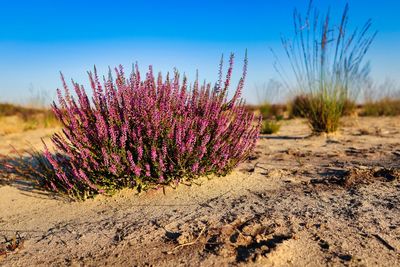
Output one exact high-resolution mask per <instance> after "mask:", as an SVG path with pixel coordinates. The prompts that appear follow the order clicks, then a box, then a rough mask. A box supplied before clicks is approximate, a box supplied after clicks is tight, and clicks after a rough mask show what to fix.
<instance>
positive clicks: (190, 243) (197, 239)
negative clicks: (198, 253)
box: [167, 226, 206, 254]
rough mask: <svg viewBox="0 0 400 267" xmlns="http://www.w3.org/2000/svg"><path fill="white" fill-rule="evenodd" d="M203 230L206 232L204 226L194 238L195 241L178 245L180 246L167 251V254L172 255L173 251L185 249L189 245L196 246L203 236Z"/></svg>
mask: <svg viewBox="0 0 400 267" xmlns="http://www.w3.org/2000/svg"><path fill="white" fill-rule="evenodd" d="M205 230H206V226H204V227H203V229H201V231H200V233H199V235H198V236H197V237H196V239H195V240H193V241H191V242H188V243H184V244H180V245H178V246H176V247H174V248H173V249H172V250H170V251H168V252H167V254H172V253H174V251H175V250H177V249H179V248H183V247H186V246H191V245H194V244H196V243H197V241H199V239H200V237H201V236H202V235H203V233H204V231H205Z"/></svg>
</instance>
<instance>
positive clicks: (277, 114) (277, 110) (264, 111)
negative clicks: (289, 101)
mask: <svg viewBox="0 0 400 267" xmlns="http://www.w3.org/2000/svg"><path fill="white" fill-rule="evenodd" d="M286 109H287V108H286V106H285V105H282V104H270V103H268V102H265V103H263V104H261V105H260V106H259V111H260V114H261V116H262V117H263V118H264V119H267V118H270V119H271V118H283V117H284V115H285V112H286Z"/></svg>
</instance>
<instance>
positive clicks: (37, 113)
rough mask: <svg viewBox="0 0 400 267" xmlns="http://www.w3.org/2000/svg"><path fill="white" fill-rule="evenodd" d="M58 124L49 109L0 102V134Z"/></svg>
mask: <svg viewBox="0 0 400 267" xmlns="http://www.w3.org/2000/svg"><path fill="white" fill-rule="evenodd" d="M55 126H58V122H57V120H56V117H55V116H54V114H53V112H52V111H51V110H50V109H44V108H29V107H24V106H19V105H14V104H9V103H0V135H2V134H7V133H14V132H22V131H27V130H33V129H39V128H49V127H55Z"/></svg>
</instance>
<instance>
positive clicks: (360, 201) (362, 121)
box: [0, 117, 400, 266]
mask: <svg viewBox="0 0 400 267" xmlns="http://www.w3.org/2000/svg"><path fill="white" fill-rule="evenodd" d="M50 133H51V130H45V131H40V130H38V131H31V132H27V133H21V134H13V135H6V136H0V153H3V154H4V153H9V151H10V149H9V147H8V144H9V143H12V144H14V145H16V146H17V149H22V148H24V147H26V143H25V142H24V141H25V140H27V141H29V142H30V143H32V144H33V145H34V146H40V142H41V141H40V138H41V137H44V138H45V140H48V137H49V134H50ZM309 134H310V132H309V130H308V128H307V125H306V124H305V123H304V122H303V121H301V120H291V121H285V122H283V126H282V128H281V131H280V133H279V134H278V135H273V136H268V137H267V136H263V137H262V138H261V139H260V140H259V142H258V145H257V148H256V150H255V152H254V154H253V155H252V156H251V158H250V159H249V160H248V161H247V162H245V163H243V164H242V165H241V166H240V167H239V168H237V170H235V171H234V172H233V173H232V174H230V175H228V176H226V177H220V178H212V177H209V179H207V178H202V179H199V180H198V183H199V184H200V185H192V186H186V185H180V186H179V187H178V188H177V189H172V188H167V189H166V190H165V192H163V191H162V190H159V191H150V192H147V193H143V194H140V195H137V194H135V192H134V191H132V190H123V191H121V192H120V193H118V194H117V195H116V196H113V197H104V196H100V197H96V198H95V199H91V200H88V201H86V202H80V203H77V202H75V203H71V202H67V201H65V200H62V199H56V198H54V197H52V196H49V195H47V194H45V193H44V192H40V191H37V190H34V189H33V188H32V187H31V186H30V184H29V183H26V182H24V181H23V180H20V179H19V178H18V177H16V179H15V180H13V181H8V180H7V181H6V180H5V179H4V177H3V180H2V181H1V179H2V178H1V177H0V184H1V183H2V185H0V236H4V237H5V238H6V239H7V240H8V242H6V241H3V239H0V242H2V246H3V250H4V247H6V246H8V248H9V249H10V248H12V249H15V250H14V251H12V252H8V253H7V254H5V255H4V253H3V255H2V256H0V265H4V266H49V265H52V266H65V265H67V266H104V265H112V266H121V265H123V266H127V265H129V266H237V265H239V266H241V265H249V266H400V173H399V170H400V118H398V117H397V118H345V119H344V126H343V128H342V131H341V132H340V133H339V134H336V135H333V136H309ZM13 238H14V240H13ZM0 249H1V247H0ZM0 252H1V250H0ZM0 255H1V254H0Z"/></svg>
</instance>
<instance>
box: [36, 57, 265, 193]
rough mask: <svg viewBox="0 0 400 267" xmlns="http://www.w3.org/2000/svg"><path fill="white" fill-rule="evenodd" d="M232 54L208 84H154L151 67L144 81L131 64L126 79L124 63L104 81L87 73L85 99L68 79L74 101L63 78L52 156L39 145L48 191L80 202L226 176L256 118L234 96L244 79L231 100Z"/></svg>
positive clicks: (245, 148) (243, 151) (250, 142)
mask: <svg viewBox="0 0 400 267" xmlns="http://www.w3.org/2000/svg"><path fill="white" fill-rule="evenodd" d="M233 59H234V57H233V55H231V57H230V61H229V68H228V71H227V75H226V79H224V80H223V79H222V68H223V62H222V60H221V64H220V71H219V81H218V82H217V83H216V84H215V85H214V86H211V84H206V83H204V84H202V85H200V84H199V81H198V79H196V81H195V82H194V84H193V85H192V86H188V84H187V80H186V77H183V79H181V78H180V76H179V73H178V72H177V71H175V72H174V75H173V77H172V78H171V77H169V75H167V77H166V78H165V79H164V80H163V78H162V76H161V74H159V75H158V78H157V79H156V78H155V77H154V75H153V70H152V67H151V66H150V67H149V70H148V72H147V74H146V76H145V78H144V79H142V76H141V74H140V72H139V70H138V67H137V66H135V69H134V70H133V71H132V74H131V75H129V77H126V76H125V74H124V70H123V68H122V66H119V68H116V69H115V73H116V77H115V80H114V79H113V77H112V76H111V75H109V77H108V78H107V79H106V78H103V83H101V82H100V79H99V76H98V74H97V72H96V69H94V72H93V73H92V72H89V80H90V84H91V88H92V91H93V96H92V98H91V100H90V99H89V97H88V95H87V94H86V92H85V89H84V87H83V86H81V85H79V84H77V83H75V82H74V81H72V85H73V88H74V91H75V93H76V97H74V96H72V94H71V93H70V90H69V88H68V86H67V84H66V82H65V80H64V77H63V76H62V75H61V79H62V82H63V86H64V94H63V93H62V92H61V90H59V89H58V90H57V93H58V102H59V104H58V105H57V104H55V103H53V105H52V107H53V111H54V113H55V115H56V117H57V118H58V120H59V121H60V122H61V124H62V126H63V130H62V131H63V134H54V135H53V137H52V141H53V143H54V145H55V147H56V153H55V154H52V153H50V151H49V149H48V148H47V147H46V146H45V152H44V153H45V157H46V158H47V160H48V161H49V163H50V164H51V166H52V168H53V169H54V172H55V176H52V179H51V180H49V181H48V187H50V188H52V189H53V190H56V191H57V190H62V191H66V192H68V193H69V194H72V193H74V194H76V195H78V196H79V197H86V196H89V195H93V194H97V193H104V192H110V191H113V190H115V189H119V188H123V187H137V188H138V189H139V190H140V189H144V188H146V187H148V186H152V185H158V184H162V185H164V184H171V183H178V182H179V181H181V180H183V179H185V180H191V179H193V178H195V177H197V176H200V175H207V174H216V175H225V174H227V173H228V172H230V171H231V170H232V169H233V168H234V167H235V166H237V165H238V163H240V162H241V161H243V160H244V159H245V158H246V157H247V155H248V154H249V152H250V151H251V150H252V148H253V147H254V145H255V142H256V139H257V137H258V134H259V132H260V121H259V122H258V123H255V122H254V115H253V114H251V113H249V112H247V111H246V110H245V107H244V102H243V100H242V99H241V98H240V95H241V91H242V88H243V85H244V81H245V76H246V69H247V57H246V59H245V63H244V68H243V76H242V77H241V79H240V81H239V83H238V86H237V89H236V91H235V93H234V95H233V97H232V99H231V100H230V101H228V99H227V92H228V87H229V85H230V80H231V75H232V68H233Z"/></svg>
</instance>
